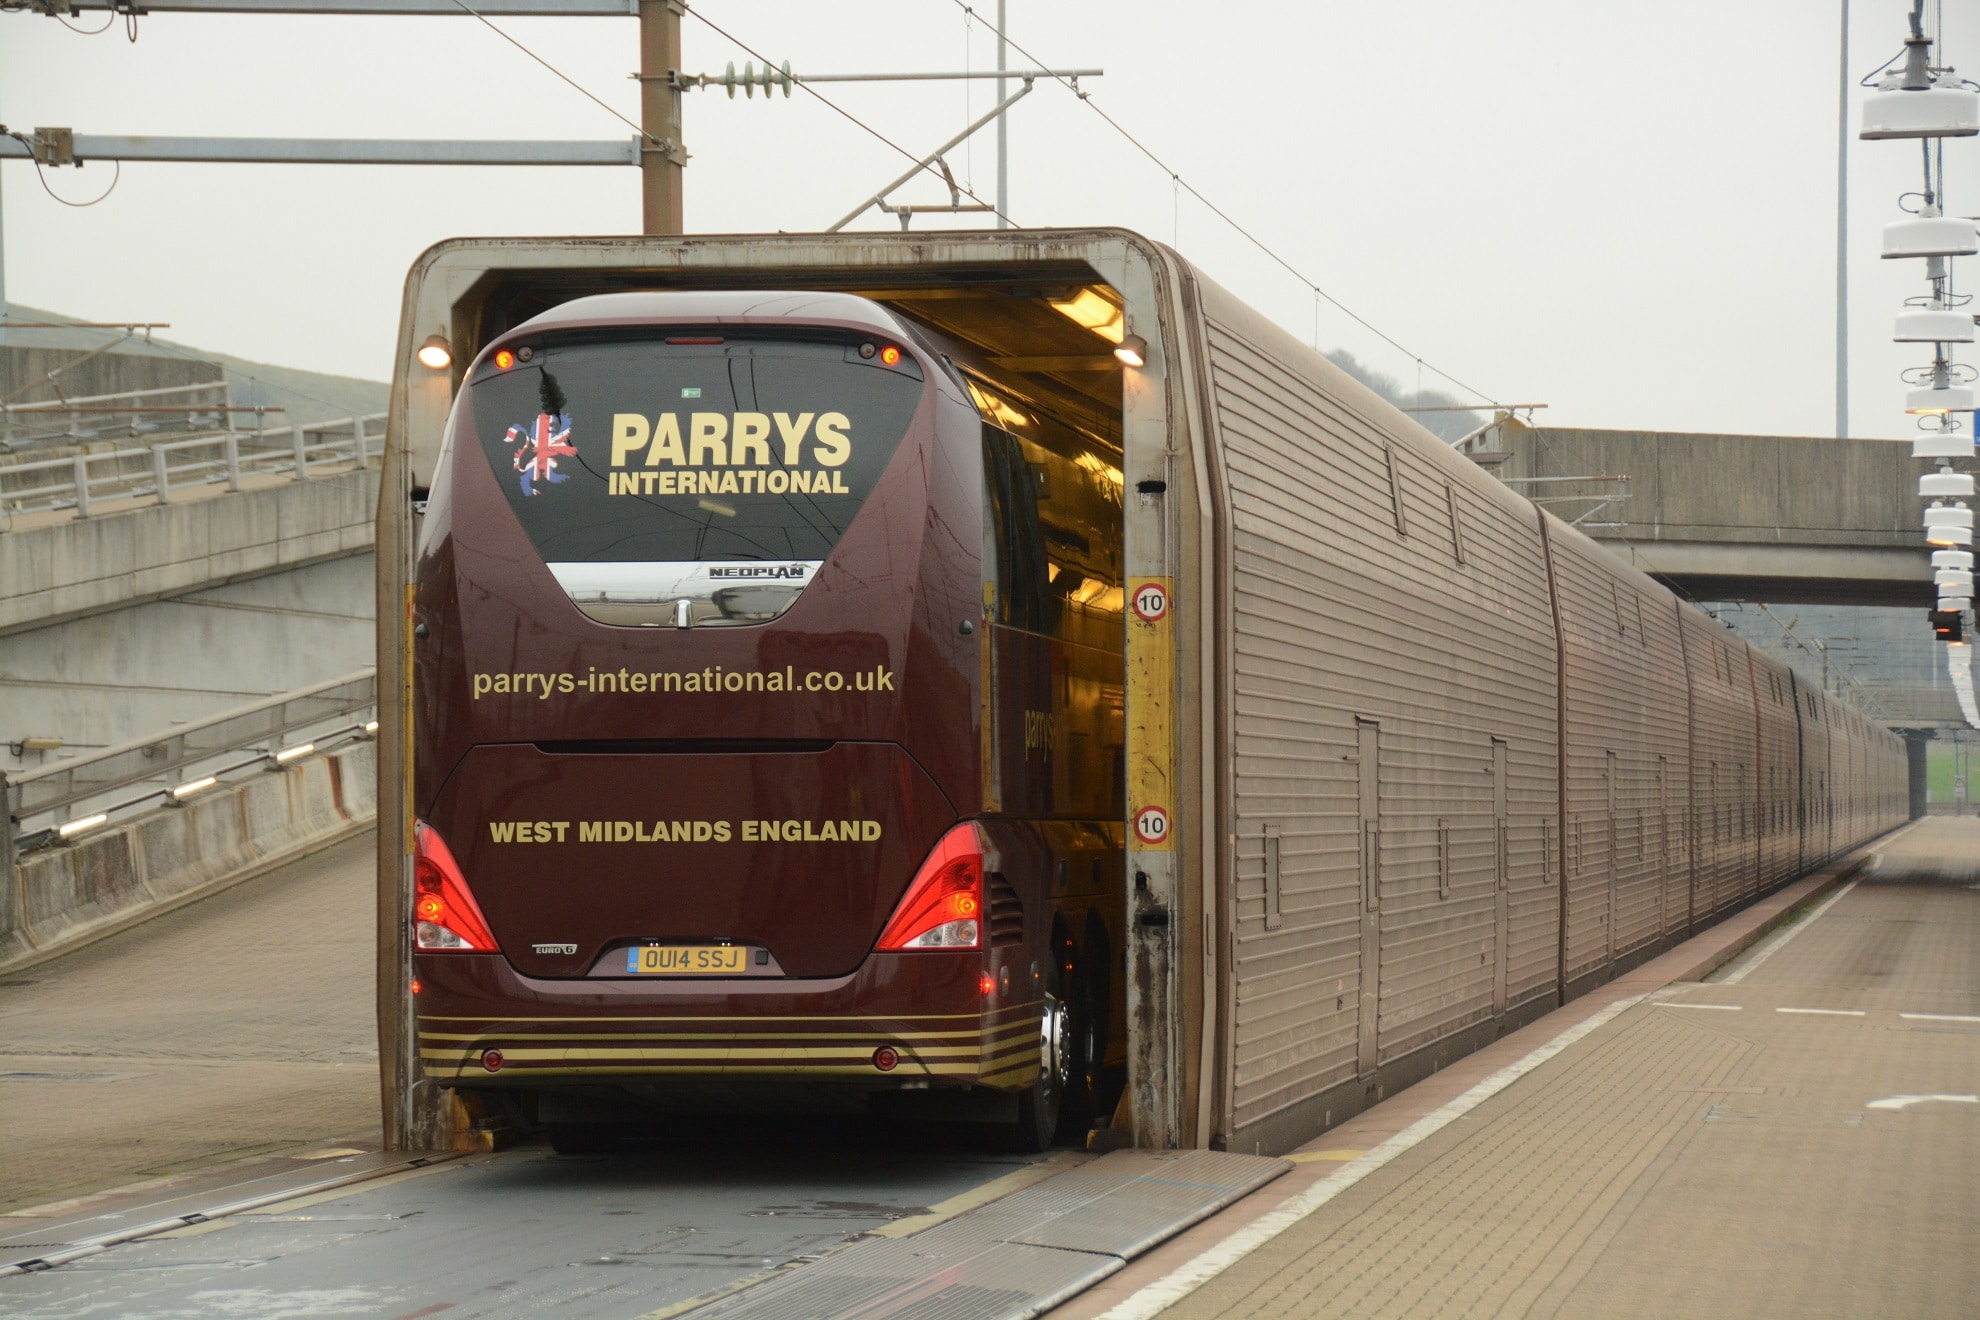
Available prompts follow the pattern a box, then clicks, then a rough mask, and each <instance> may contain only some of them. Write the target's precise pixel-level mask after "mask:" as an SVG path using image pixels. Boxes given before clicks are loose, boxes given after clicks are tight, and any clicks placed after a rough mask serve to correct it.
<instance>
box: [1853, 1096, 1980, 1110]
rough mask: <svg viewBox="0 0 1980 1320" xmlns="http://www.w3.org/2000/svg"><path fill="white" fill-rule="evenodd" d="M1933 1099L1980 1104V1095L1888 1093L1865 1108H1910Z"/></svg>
mask: <svg viewBox="0 0 1980 1320" xmlns="http://www.w3.org/2000/svg"><path fill="white" fill-rule="evenodd" d="M1932 1100H1944V1101H1945V1102H1946V1103H1947V1104H1954V1105H1980V1095H1887V1096H1885V1097H1884V1098H1883V1099H1882V1100H1872V1101H1871V1102H1870V1103H1869V1104H1867V1105H1865V1106H1864V1108H1865V1109H1909V1108H1910V1107H1911V1106H1913V1105H1922V1104H1925V1103H1927V1102H1929V1101H1932Z"/></svg>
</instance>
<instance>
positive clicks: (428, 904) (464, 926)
mask: <svg viewBox="0 0 1980 1320" xmlns="http://www.w3.org/2000/svg"><path fill="white" fill-rule="evenodd" d="M413 922H414V927H413V937H414V941H413V942H414V943H415V944H416V945H417V946H418V947H419V948H421V949H424V950H429V951H439V950H454V951H459V952H464V953H494V952H496V947H495V936H494V935H493V933H491V932H490V931H489V929H488V922H487V921H486V920H485V919H483V917H482V915H481V908H480V907H479V906H478V905H477V904H476V903H475V901H474V895H473V894H471V893H469V892H468V887H467V878H466V877H465V876H463V875H462V874H461V868H460V866H459V864H457V863H456V862H455V861H454V854H453V852H452V851H451V850H450V849H449V848H448V847H447V841H446V840H445V839H443V838H441V837H440V832H439V831H438V830H436V829H434V828H433V827H432V826H431V825H428V824H427V823H426V822H424V821H420V822H419V823H417V824H415V825H414V826H413Z"/></svg>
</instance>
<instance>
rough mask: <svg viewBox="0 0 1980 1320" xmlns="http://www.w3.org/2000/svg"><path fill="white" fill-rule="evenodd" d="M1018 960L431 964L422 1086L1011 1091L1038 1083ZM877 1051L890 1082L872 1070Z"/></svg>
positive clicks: (917, 955) (421, 998)
mask: <svg viewBox="0 0 1980 1320" xmlns="http://www.w3.org/2000/svg"><path fill="white" fill-rule="evenodd" d="M1018 952H1019V951H1018V950H1016V949H1010V950H995V951H993V952H990V953H987V954H986V953H984V952H978V951H961V950H959V951H956V952H953V953H948V952H914V953H874V954H871V955H869V956H868V957H867V959H866V961H865V962H864V963H863V964H862V965H861V966H860V968H859V970H858V971H856V972H854V973H853V974H852V975H850V976H845V977H838V978H830V979H807V980H790V979H776V980H772V979H767V978H751V979H735V980H729V979H724V980H704V979H689V978H644V979H632V978H627V979H623V980H621V979H611V980H604V979H598V978H584V979H572V980H551V979H538V978H533V977H527V976H523V975H521V974H520V973H518V972H517V971H516V970H515V969H514V968H513V967H511V966H510V964H509V962H508V960H507V959H506V958H504V957H502V956H501V955H500V954H475V953H450V954H431V953H426V954H419V955H417V956H416V957H415V960H414V965H415V969H416V972H417V976H418V982H419V989H418V991H417V992H416V994H415V997H414V1000H413V1007H414V1021H415V1027H416V1030H417V1033H418V1041H419V1051H420V1060H421V1066H422V1068H423V1070H424V1074H425V1076H426V1077H427V1079H428V1080H431V1081H434V1082H437V1083H439V1084H441V1085H444V1086H456V1085H478V1086H490V1085H492V1086H503V1087H529V1086H531V1085H532V1084H535V1083H541V1084H543V1085H546V1086H568V1085H571V1084H574V1083H612V1082H635V1081H636V1082H640V1083H644V1084H648V1085H649V1086H650V1085H652V1084H664V1082H665V1081H666V1079H668V1078H670V1077H673V1078H680V1079H683V1080H689V1079H704V1080H705V1079H713V1078H721V1079H734V1080H743V1079H754V1080H757V1081H761V1082H776V1081H779V1080H783V1081H790V1082H835V1083H843V1084H848V1085H863V1086H865V1087H869V1088H873V1089H899V1088H902V1087H903V1086H908V1085H912V1086H916V1087H929V1086H936V1087H969V1086H987V1087H993V1088H996V1089H999V1090H1017V1089H1019V1088H1022V1087H1024V1086H1028V1085H1030V1083H1031V1082H1032V1081H1033V1080H1035V1078H1036V1076H1037V1071H1038V1043H1037V1042H1038V1025H1037V1024H1038V1013H1039V1005H1040V1003H1041V991H1040V989H1038V988H1035V987H1034V980H1035V979H1036V978H1035V975H1034V972H1033V969H1032V966H1031V964H1030V963H1029V962H1026V961H1021V960H1020V959H1019V958H1018V956H1017V955H1018ZM986 987H987V993H986ZM883 1048H884V1049H889V1050H892V1051H893V1052H894V1057H895V1062H894V1066H893V1067H892V1068H890V1069H883V1068H881V1067H880V1066H879V1064H878V1062H876V1058H884V1057H885V1056H884V1055H881V1053H880V1052H881V1051H882V1049H883ZM489 1051H496V1052H498V1053H499V1066H497V1067H494V1068H491V1067H489V1066H488V1063H489V1062H490V1061H492V1060H491V1059H490V1056H489Z"/></svg>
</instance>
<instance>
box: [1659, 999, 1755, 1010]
mask: <svg viewBox="0 0 1980 1320" xmlns="http://www.w3.org/2000/svg"><path fill="white" fill-rule="evenodd" d="M1658 1007H1660V1008H1715V1009H1717V1010H1718V1011H1719V1012H1721V1013H1737V1012H1739V1010H1740V1005H1738V1004H1684V1003H1678V1002H1676V1001H1673V1000H1666V1001H1664V1002H1662V1003H1661V1004H1659V1005H1658Z"/></svg>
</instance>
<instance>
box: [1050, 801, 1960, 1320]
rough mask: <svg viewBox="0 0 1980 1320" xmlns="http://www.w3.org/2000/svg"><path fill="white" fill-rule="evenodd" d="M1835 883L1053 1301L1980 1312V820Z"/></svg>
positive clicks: (1480, 1061) (1596, 1004) (1093, 1310)
mask: <svg viewBox="0 0 1980 1320" xmlns="http://www.w3.org/2000/svg"><path fill="white" fill-rule="evenodd" d="M1838 881H1839V877H1837V876H1836V875H1834V874H1831V875H1829V876H1826V877H1817V878H1815V879H1814V880H1811V881H1804V882H1801V883H1800V884H1798V885H1797V886H1795V887H1794V888H1793V890H1792V891H1789V892H1788V893H1785V894H1784V895H1782V896H1779V897H1777V898H1776V899H1775V900H1773V901H1772V902H1771V903H1770V904H1769V905H1768V906H1770V907H1772V908H1774V909H1776V910H1777V911H1778V909H1779V908H1780V907H1781V906H1782V904H1783V903H1792V902H1794V901H1796V900H1802V901H1805V902H1813V900H1816V899H1819V900H1820V901H1819V902H1813V906H1812V910H1811V911H1808V912H1806V913H1805V914H1804V915H1803V916H1802V917H1801V918H1800V919H1799V920H1796V921H1794V922H1792V923H1790V924H1788V925H1785V926H1784V927H1782V928H1781V930H1780V931H1779V932H1778V933H1771V934H1768V935H1767V936H1766V937H1765V938H1763V939H1760V940H1758V941H1757V942H1756V941H1755V939H1754V936H1755V935H1756V934H1758V933H1760V932H1762V931H1763V930H1764V929H1765V927H1766V925H1767V915H1766V914H1765V913H1763V912H1759V911H1756V910H1753V909H1749V910H1748V912H1746V913H1742V914H1739V915H1738V916H1735V917H1733V918H1732V919H1730V920H1729V921H1727V922H1724V923H1721V925H1719V926H1718V927H1715V928H1714V929H1713V930H1712V931H1710V932H1707V933H1706V934H1705V935H1703V936H1700V937H1699V939H1697V940H1694V941H1691V942H1690V943H1689V944H1687V945H1685V946H1683V947H1681V948H1679V949H1676V950H1673V951H1672V952H1671V953H1670V954H1667V955H1665V956H1664V957H1663V958H1660V959H1658V960H1656V961H1655V962H1653V963H1650V964H1646V965H1645V966H1644V967H1643V968H1640V969H1638V970H1637V971H1636V972H1634V973H1632V974H1631V975H1630V976H1628V977H1626V978H1624V979H1623V980H1622V981H1619V982H1618V983H1616V984H1614V985H1612V986H1609V987H1605V988H1604V989H1603V990H1601V991H1598V992H1596V993H1595V994H1591V995H1589V996H1587V997H1585V998H1584V999H1582V1000H1578V1001H1576V1002H1575V1003H1574V1004H1571V1005H1569V1006H1567V1007H1566V1008H1565V1009H1563V1010H1561V1011H1559V1012H1557V1013H1555V1014H1552V1015H1550V1016H1549V1017H1548V1018H1546V1019H1543V1020H1542V1021H1540V1022H1538V1023H1535V1024H1534V1025H1533V1026H1531V1027H1529V1028H1527V1029H1526V1030H1524V1031H1522V1032H1520V1033H1518V1034H1516V1035H1514V1036H1511V1037H1508V1038H1507V1039H1506V1040H1504V1041H1501V1042H1499V1044H1497V1045H1495V1046H1493V1047H1492V1048H1491V1049H1489V1050H1486V1051H1481V1052H1480V1053H1479V1054H1477V1055H1474V1056H1472V1057H1471V1058H1470V1059H1467V1060H1465V1061H1464V1062H1463V1063H1461V1064H1459V1065H1457V1066H1455V1067H1453V1068H1451V1069H1449V1070H1448V1071H1447V1072H1445V1073H1444V1074H1442V1075H1440V1076H1439V1077H1437V1078H1433V1079H1432V1080H1431V1081H1429V1082H1426V1083H1424V1084H1422V1085H1420V1086H1418V1087H1416V1088H1414V1089H1413V1090H1411V1091H1410V1092H1407V1093H1405V1094H1404V1095H1401V1096H1398V1097H1396V1098H1395V1099H1394V1100H1391V1101H1389V1102H1388V1103H1386V1104H1384V1105H1381V1106H1379V1107H1377V1108H1376V1109H1373V1110H1370V1111H1369V1112H1368V1113H1366V1114H1363V1115H1362V1116H1360V1117H1359V1118H1357V1119H1355V1120H1354V1121H1352V1122H1350V1123H1348V1124H1346V1125H1343V1126H1342V1127H1340V1128H1337V1129H1335V1130H1334V1131H1333V1132H1331V1133H1329V1134H1328V1135H1327V1136H1326V1137H1324V1138H1323V1139H1322V1140H1321V1141H1320V1142H1317V1143H1314V1145H1313V1146H1312V1147H1309V1148H1308V1149H1306V1150H1303V1151H1300V1152H1295V1154H1294V1155H1293V1157H1292V1158H1293V1159H1294V1160H1295V1161H1297V1162H1299V1163H1301V1164H1303V1165H1304V1169H1303V1170H1302V1172H1300V1173H1295V1174H1292V1175H1289V1176H1287V1177H1286V1178H1284V1179H1281V1180H1280V1181H1279V1182H1278V1183H1275V1184H1273V1185H1272V1186H1270V1187H1268V1188H1266V1189H1265V1190H1263V1191H1262V1192H1260V1193H1258V1194H1256V1195H1254V1196H1252V1197H1250V1198H1247V1199H1246V1200H1245V1201H1243V1202H1240V1203H1238V1204H1237V1205H1236V1206H1234V1207H1232V1209H1230V1210H1228V1211H1226V1212H1224V1213H1223V1214H1221V1215H1219V1216H1216V1217H1215V1218H1213V1219H1211V1220H1209V1221H1207V1222H1205V1223H1204V1224H1202V1225H1199V1226H1198V1227H1197V1228H1196V1229H1194V1230H1192V1231H1191V1232H1190V1233H1188V1234H1186V1235H1184V1236H1183V1237H1182V1238H1179V1239H1178V1240H1177V1241H1176V1242H1174V1243H1172V1244H1170V1245H1169V1246H1167V1247H1165V1248H1164V1249H1162V1250H1161V1251H1158V1252H1156V1253H1154V1254H1153V1255H1151V1256H1149V1257H1147V1258H1145V1259H1144V1260H1142V1261H1140V1262H1136V1263H1135V1264H1133V1265H1131V1266H1129V1267H1128V1268H1127V1269H1125V1270H1123V1271H1121V1272H1120V1273H1118V1274H1116V1275H1115V1276H1114V1277H1113V1278H1111V1279H1110V1280H1108V1281H1107V1282H1105V1283H1103V1284H1102V1285H1100V1286H1099V1287H1098V1288H1095V1289H1094V1290H1093V1291H1092V1292H1090V1293H1088V1294H1086V1295H1085V1296H1083V1297H1080V1298H1078V1299H1076V1300H1074V1301H1073V1302H1072V1303H1070V1304H1068V1305H1066V1306H1064V1307H1061V1308H1060V1309H1059V1310H1058V1311H1055V1312H1054V1313H1053V1314H1054V1315H1055V1316H1059V1317H1064V1318H1065V1320H1071V1318H1072V1317H1091V1316H1096V1315H1104V1316H1106V1317H1108V1320H1128V1318H1129V1317H1143V1316H1153V1315H1158V1314H1159V1315H1164V1316H1171V1317H1177V1318H1179V1320H1180V1318H1185V1317H1186V1318H1189V1320H1195V1318H1197V1317H1212V1316H1216V1317H1244V1316H1259V1317H1263V1316H1271V1317H1280V1316H1285V1317H1297V1316H1328V1317H1348V1316H1353V1317H1362V1316H1368V1317H1374V1316H1384V1317H1404V1316H1409V1317H1416V1316H1433V1315H1434V1316H1457V1315H1465V1316H1562V1317H1568V1316H1573V1317H1584V1316H1585V1317H1632V1318H1635V1317H1658V1316H1670V1317H1696V1316H1741V1317H1772V1316H1779V1317H1794V1318H1795V1320H1806V1318H1807V1317H1815V1316H1836V1317H1842V1316H1863V1317H1873V1316H1874V1317H1888V1316H1907V1317H1923V1316H1947V1317H1952V1316H1971V1315H1974V1314H1976V1313H1980V1249H1976V1248H1980V1177H1976V1176H1975V1170H1976V1169H1980V821H1974V820H1945V819H1931V820H1926V821H1923V822H1919V823H1917V824H1915V825H1913V826H1911V827H1908V828H1907V829H1906V830H1904V831H1901V832H1899V833H1898V834H1896V835H1893V836H1890V837H1889V838H1888V839H1886V840H1885V841H1883V842H1882V843H1881V844H1879V845H1878V846H1877V847H1876V848H1875V849H1874V854H1873V855H1872V856H1871V857H1870V858H1869V859H1868V861H1867V864H1866V865H1865V866H1864V867H1863V868H1862V869H1861V870H1860V871H1858V872H1857V873H1856V874H1854V875H1853V876H1849V877H1848V878H1842V879H1840V883H1839V882H1838ZM1825 890H1832V891H1833V892H1828V893H1826V894H1825V893H1824V891H1825ZM1747 946H1750V947H1747ZM1742 947H1747V951H1746V952H1744V953H1743V954H1740V955H1739V956H1738V957H1736V958H1735V959H1734V960H1733V961H1731V962H1725V959H1726V956H1727V955H1728V954H1730V953H1738V951H1739V950H1740V949H1742ZM1719 963H1724V964H1725V965H1724V967H1723V969H1722V970H1719V971H1716V972H1709V971H1708V969H1711V968H1712V967H1714V966H1715V965H1716V964H1719ZM1692 975H1709V979H1707V980H1705V981H1702V982H1701V981H1686V980H1680V979H1678V978H1682V977H1686V976H1692Z"/></svg>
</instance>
